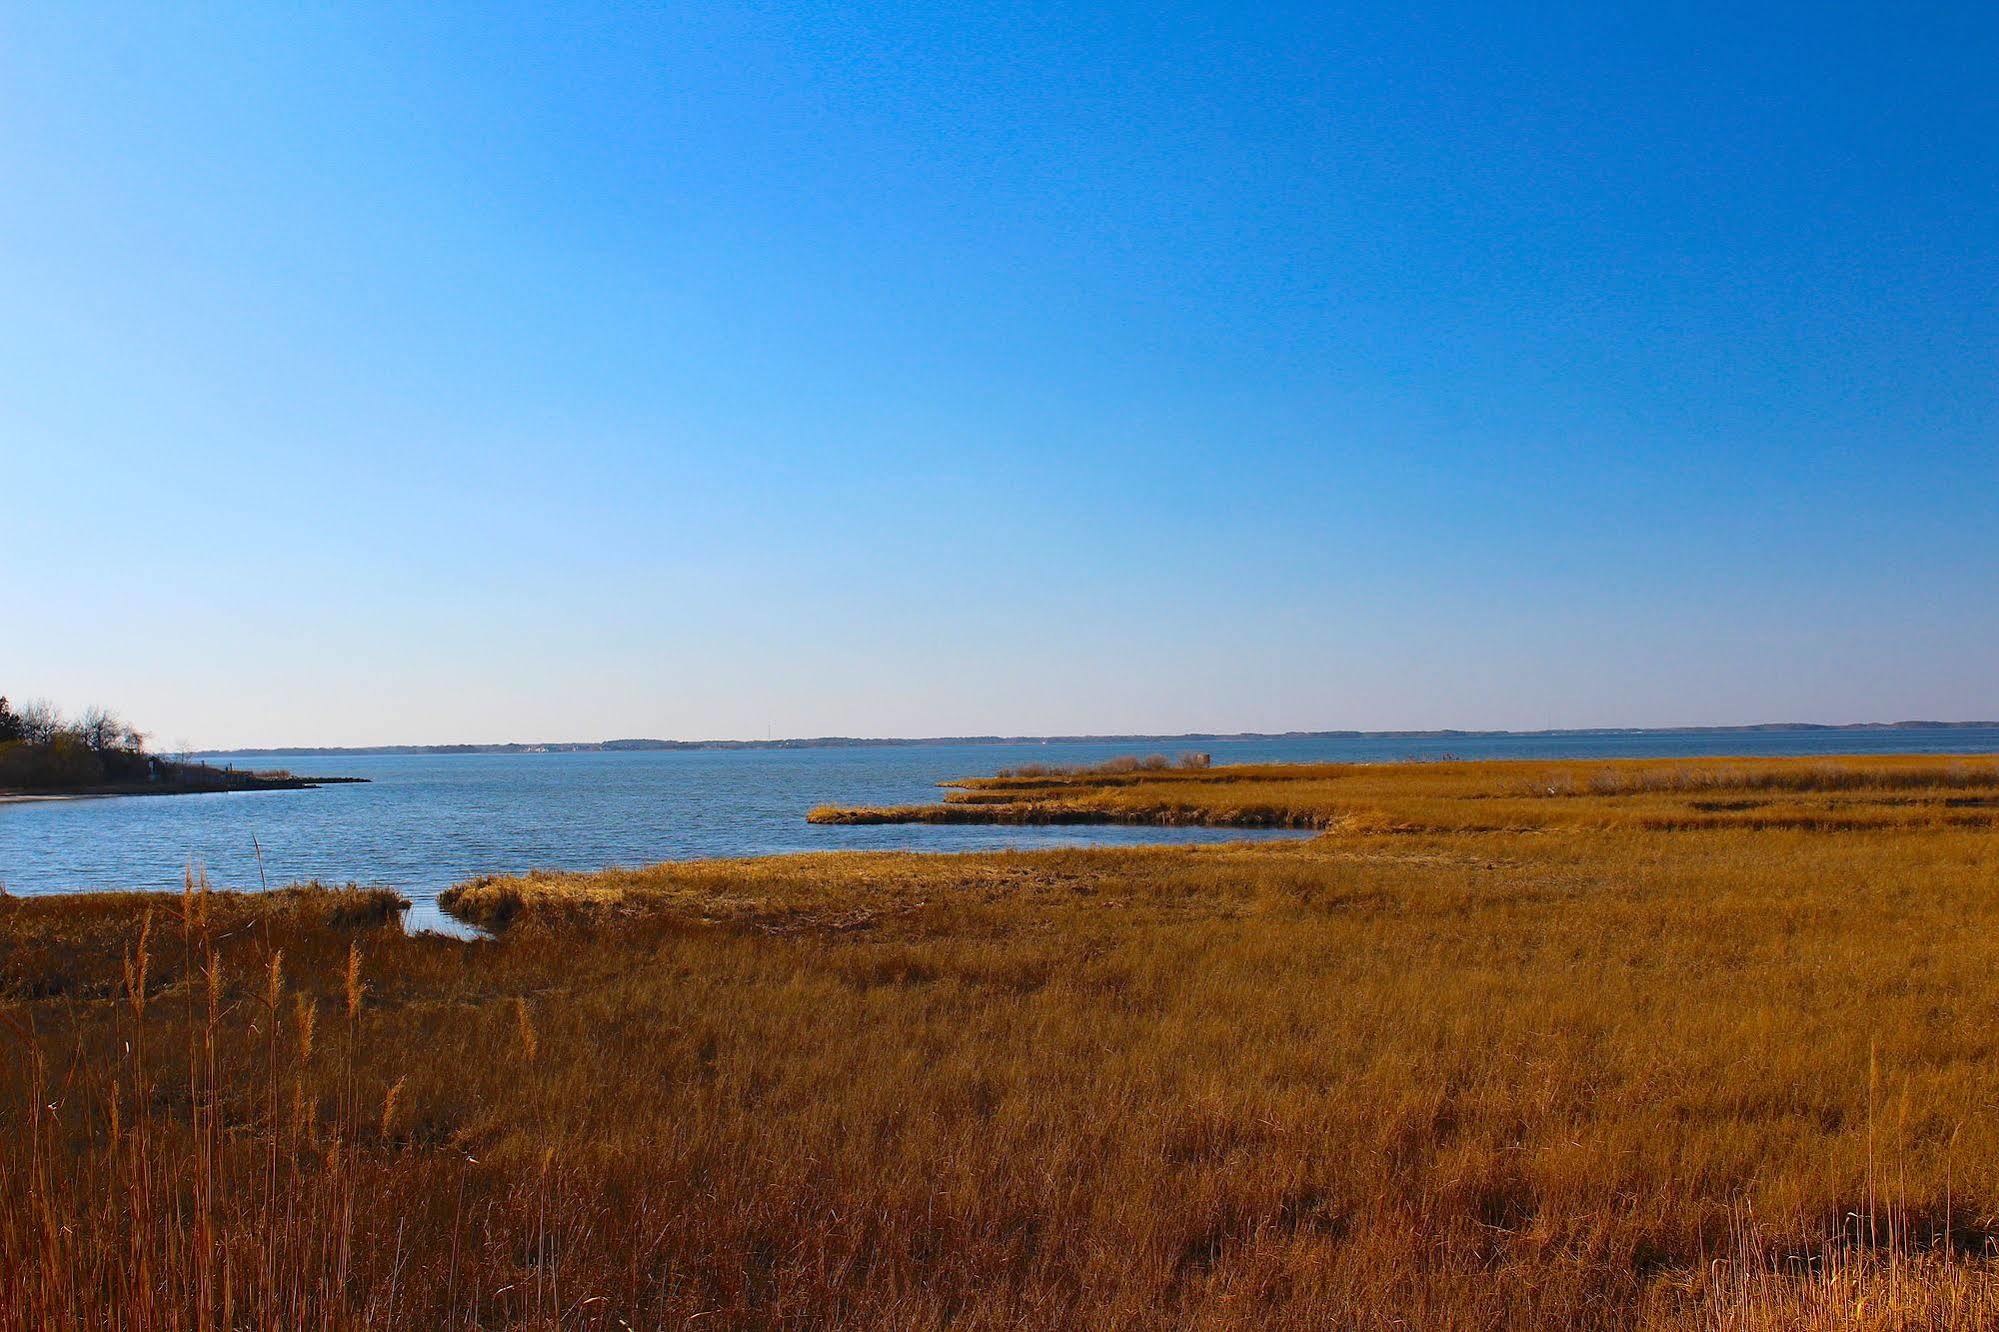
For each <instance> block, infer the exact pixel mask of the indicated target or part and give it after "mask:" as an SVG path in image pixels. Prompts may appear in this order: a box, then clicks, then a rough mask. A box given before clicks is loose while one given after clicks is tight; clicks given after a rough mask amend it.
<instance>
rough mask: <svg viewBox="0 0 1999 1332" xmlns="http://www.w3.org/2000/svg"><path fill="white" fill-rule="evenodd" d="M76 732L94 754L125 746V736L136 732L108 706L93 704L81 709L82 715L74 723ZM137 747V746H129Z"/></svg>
mask: <svg viewBox="0 0 1999 1332" xmlns="http://www.w3.org/2000/svg"><path fill="white" fill-rule="evenodd" d="M76 733H77V734H78V735H80V736H81V737H83V743H84V744H86V745H89V746H90V750H91V752H92V753H94V754H105V753H109V752H110V751H111V750H114V749H119V748H123V747H126V745H127V737H129V736H133V735H135V734H136V733H135V732H134V731H133V730H132V728H131V727H130V726H127V725H126V724H125V719H124V718H123V717H120V716H119V715H118V714H117V713H115V712H113V711H111V710H110V709H109V708H100V707H98V706H96V705H95V704H93V705H92V706H90V707H87V708H85V709H84V710H83V717H82V719H81V720H79V721H78V722H77V724H76ZM131 747H132V748H137V746H131Z"/></svg>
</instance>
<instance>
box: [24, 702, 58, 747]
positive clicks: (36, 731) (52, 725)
mask: <svg viewBox="0 0 1999 1332" xmlns="http://www.w3.org/2000/svg"><path fill="white" fill-rule="evenodd" d="M14 716H15V718H16V719H17V721H18V723H19V726H20V731H21V738H22V739H23V740H26V741H27V742H28V743H29V744H31V745H46V744H48V743H49V742H50V741H51V740H54V739H55V738H56V736H58V735H60V734H61V733H62V730H63V720H62V713H60V712H58V711H57V710H56V706H55V704H53V703H51V702H49V701H48V700H47V699H45V698H31V699H29V700H28V701H27V702H26V703H23V704H22V705H21V710H20V711H19V712H17V713H15V714H14Z"/></svg>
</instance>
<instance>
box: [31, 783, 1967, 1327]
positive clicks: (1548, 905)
mask: <svg viewBox="0 0 1999 1332" xmlns="http://www.w3.org/2000/svg"><path fill="white" fill-rule="evenodd" d="M925 808H928V807H925ZM940 808H945V809H952V810H954V811H960V813H954V814H953V815H952V817H960V816H962V814H963V812H967V811H979V812H980V813H981V815H982V816H983V817H989V818H993V819H1018V818H1027V817H1037V818H1043V817H1045V818H1050V819H1063V818H1082V817H1091V818H1098V819H1119V820H1131V821H1152V822H1161V823H1166V822H1202V821H1205V822H1218V823H1227V824H1252V823H1253V824H1260V825H1282V826H1308V827H1313V828H1318V829H1320V830H1322V831H1321V832H1320V835H1318V836H1314V837H1311V838H1307V839H1302V840H1297V841H1286V842H1269V843H1257V844H1249V843H1239V844H1234V845H1223V846H1200V847H1177V848H1140V849H1102V850H1074V851H1045V852H1034V853H980V854H966V855H908V854H857V853H829V854H823V855H808V856H790V857H778V858H770V859H758V860H738V861H710V862H697V863H690V864H670V865H658V866H653V867H650V868H644V869H630V870H613V871H606V872H604V873H599V874H535V875H527V876H521V877H510V878H488V879H482V880H478V881H476V882H473V883H468V884H465V885H463V886H461V887H460V888H458V889H456V890H454V891H453V892H452V893H450V894H449V896H448V898H447V902H448V905H449V907H450V909H451V910H453V911H455V912H457V913H458V914H459V915H461V916H463V917H465V918H467V919H470V920H474V921H477V922H480V923H482V924H484V925H486V926H487V927H488V928H489V929H490V930H491V931H492V932H493V937H492V938H491V939H490V940H487V941H464V940H456V939H447V938H439V937H432V936H407V935H405V934H403V933H402V932H401V931H400V930H399V929H398V928H397V926H396V923H395V922H396V915H395V906H396V902H395V899H394V897H393V896H392V895H390V894H386V893H380V892H376V893H369V892H364V891H335V890H326V889H318V888H309V889H302V890H295V891H290V892H282V893H272V894H268V895H261V896H260V895H236V894H207V893H202V892H199V891H191V892H190V893H188V894H187V895H185V896H183V897H180V898H161V897H158V896H145V895H138V894H132V895H117V896H108V895H107V896H93V897H72V898H40V899H0V1025H4V1027H5V1031H4V1032H0V1040H4V1041H5V1042H6V1043H7V1046H8V1050H9V1053H8V1056H7V1059H6V1061H5V1063H4V1064H0V1070H4V1079H5V1081H4V1084H0V1327H4V1328H8V1329H29V1328H35V1329H40V1328H53V1327H63V1328H111V1327H156V1328H167V1327H172V1328H182V1327H186V1328H196V1327H212V1328H252V1327H255V1328H264V1327H314V1328H321V1327H327V1328H361V1327H371V1328H372V1327H395V1328H425V1329H468V1330H469V1329H474V1328H481V1329H496V1328H550V1329H552V1328H587V1329H605V1330H606V1332H609V1330H610V1329H621V1328H644V1329H652V1328H664V1327H697V1328H718V1327H721V1328H750V1327H754V1328H764V1327H776V1326H794V1327H838V1328H877V1329H898V1330H900V1329H924V1328H942V1327H946V1326H949V1327H953V1328H985V1329H997V1328H1009V1329H1011V1328H1089V1329H1098V1328H1113V1329H1115V1328H1130V1329H1140V1328H1159V1327H1202V1328H1237V1327H1239V1328H1251V1327H1255V1328H1264V1327H1299V1328H1375V1327H1380V1328H1388V1327H1404V1328H1422V1329H1471V1328H1477V1329H1511V1328H1523V1329H1524V1328H1535V1329H1540V1328H1584V1327H1586V1328H1650V1329H1696V1328H1712V1329H1763V1330H1771V1332H1774V1329H1780V1328H1782V1329H1790V1328H1827V1329H1830V1328H1874V1329H1887V1328H1912V1327H1925V1328H1945V1327H1964V1328H1974V1327H1978V1328H1982V1327H1991V1326H1995V1325H1999V1276H1995V1269H1994V1266H1993V1260H1994V1237H1995V1235H1999V1108H1996V1107H1999V836H1995V832H1999V826H1995V825H1999V761H1995V760H1993V759H1989V758H1976V759H1964V758H1935V757H1898V758H1866V759H1839V760H1751V759H1728V760H1704V761H1671V762H1618V763H1604V762H1593V763H1554V762H1513V763H1436V764H1425V765H1404V766H1329V767H1312V768H1275V767H1257V768H1227V767H1223V768H1213V769H1206V770H1203V769H1201V768H1199V767H1191V766H1190V767H1188V768H1184V769H1176V768H1164V769H1148V768H1146V767H1143V766H1140V765H1132V766H1131V767H1130V768H1128V769H1121V770H1117V771H1103V772H1092V773H1031V774H1026V775H1016V776H1013V777H1009V778H1002V779H995V780H991V781H982V782H975V783H969V784H967V785H966V786H965V787H963V788H961V791H960V793H959V796H958V798H957V799H954V800H952V801H950V802H947V803H946V804H945V805H943V806H941V807H940ZM833 835H837V834H833Z"/></svg>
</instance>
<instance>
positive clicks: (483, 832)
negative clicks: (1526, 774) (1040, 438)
mask: <svg viewBox="0 0 1999 1332" xmlns="http://www.w3.org/2000/svg"><path fill="white" fill-rule="evenodd" d="M1203 747H1204V748H1206V749H1207V750H1208V751H1209V752H1211V753H1213V755H1214V757H1215V761H1216V762H1218V763H1243V762H1264V761H1297V762H1309V761H1333V760H1387V759H1398V758H1407V757H1437V756H1440V755H1444V754H1455V755H1461V756H1464V757H1513V758H1530V757H1556V756H1574V757H1600V758H1610V757H1633V756H1641V755H1669V756H1683V755H1697V754H1830V753H1883V752H1930V753H1990V752H1995V751H1999V729H1992V730H1982V729H1981V730H1934V731H1891V732H1833V733H1825V732H1770V733H1763V734H1756V735H1745V734H1733V735H1699V734H1693V733H1678V734H1674V733H1653V734H1648V735H1640V736H1633V735H1616V734H1604V735H1595V736H1559V737H1529V736H1508V737H1489V738H1470V737H1448V738H1444V737H1439V738H1425V739H1344V740H1343V739H1328V740H1304V739H1300V740H1270V741H1244V742H1230V743H1223V742H1210V743H1207V744H1206V745H1204V746H1203ZM1129 752H1132V747H1131V746H1130V745H1075V744H1069V745H1056V744H1049V745H1040V744H1035V745H1006V746H1001V745H968V746H953V745H923V746H910V747H896V748H880V749H779V750H685V751H679V752H651V753H609V754H508V755H488V754H465V755H441V756H431V755H390V756H364V755H350V756H336V757H330V758H324V757H322V758H315V757H308V756H302V755H301V756H285V755H277V756H274V757H271V758H269V759H265V758H259V759H257V760H256V766H258V767H260V768H261V767H282V768H288V769H290V770H292V771H294V772H299V773H309V774H318V775H328V776H355V777H366V778H369V779H370V780H369V784H367V785H365V786H359V785H357V786H326V787H320V788H318V789H316V790H310V791H260V792H254V793H232V794H218V795H189V796H134V797H121V798H114V799H103V800H72V801H51V802H39V803H26V804H13V805H5V804H0V884H4V885H5V886H6V888H7V889H8V890H9V891H12V892H18V893H45V892H65V891H78V890H89V889H108V888H174V887H178V886H179V884H180V880H181V873H182V870H183V868H184V867H185V866H187V865H188V864H190V863H194V864H199V865H202V866H204V867H205V868H206V869H207V871H208V874H209V877H210V879H211V880H212V881H213V882H214V883H215V884H216V885H217V886H219V887H229V888H254V887H256V886H257V885H258V883H259V882H260V881H261V879H262V878H264V877H267V878H268V879H269V881H270V882H271V883H272V884H281V883H290V882H294V881H298V880H302V879H315V878H316V879H323V880H327V881H330V882H340V883H345V882H349V881H354V882H359V883H365V884H383V885H387V886H389V887H393V888H397V889H399V890H401V891H402V892H403V893H404V894H405V895H406V896H408V897H409V898H411V899H412V901H413V902H415V903H416V908H415V909H414V910H413V911H412V913H411V917H412V918H411V924H412V925H415V926H419V927H426V926H434V925H435V924H437V923H438V922H439V920H440V917H439V915H438V912H437V909H436V904H435V899H436V895H437V893H438V891H439V890H440V889H443V888H445V887H448V886H449V885H451V884H453V883H457V882H460V881H462V880H464V879H467V878H470V877H472V876H473V875H476V874H484V873H495V872H513V871H520V870H527V869H535V868H560V869H598V868H601V867H603V866H606V865H637V864H645V863H648V862H651V861H657V860H676V859H686V858H694V857H702V856H742V855H763V854H769V853H773V852H784V851H827V850H849V849H864V850H879V849H915V850H927V851H963V850H974V849H983V848H992V847H1045V846H1078V845H1134V844H1141V843H1167V842H1201V841H1219V840H1229V839H1239V838H1242V837H1245V836H1254V835H1256V834H1245V833H1243V832H1241V831H1239V830H1214V829H1200V828H1131V827H1103V828H1096V827H1074V826H1068V827H1061V828H1027V827H978V826H970V825H945V826H933V825H910V826H894V825H891V826H877V827H819V826H815V825H812V824H808V823H806V822H805V813H806V811H807V810H808V809H810V808H811V807H812V806H814V805H819V804H840V805H879V804H906V803H914V802H922V801H928V800H933V799H936V798H937V795H938V793H937V791H936V783H938V782H940V781H944V780H947V779H950V778H954V777H969V776H979V775H983V774H989V773H991V772H993V771H994V770H995V769H996V768H1000V767H1005V766H1009V765H1012V764H1017V763H1023V762H1042V763H1090V762H1096V761H1099V760H1101V759H1105V758H1109V757H1112V756H1113V755H1115V754H1119V753H1129ZM1263 835H1265V836H1268V835H1272V834H1263ZM1277 835H1281V834H1277ZM253 839H254V841H253ZM257 847H260V848H261V850H262V858H263V865H262V875H261V876H260V874H259V866H258V860H257V853H256V850H255V849H253V848H257Z"/></svg>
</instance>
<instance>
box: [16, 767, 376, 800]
mask: <svg viewBox="0 0 1999 1332" xmlns="http://www.w3.org/2000/svg"><path fill="white" fill-rule="evenodd" d="M368 781H369V779H368V778H366V777H292V776H284V777H253V776H251V775H249V774H242V775H240V776H234V778H233V779H232V780H230V781H227V782H222V783H218V784H212V785H211V784H206V783H204V784H202V785H198V786H197V785H176V784H172V783H165V782H135V783H131V784H127V785H122V786H91V787H79V788H76V789H73V790H56V791H34V790H0V805H24V804H38V803H41V802H43V801H51V800H109V799H113V798H115V797H118V796H179V795H235V794H240V793H243V792H249V791H312V790H317V789H318V788H319V787H322V786H359V785H365V784H367V782H368Z"/></svg>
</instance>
